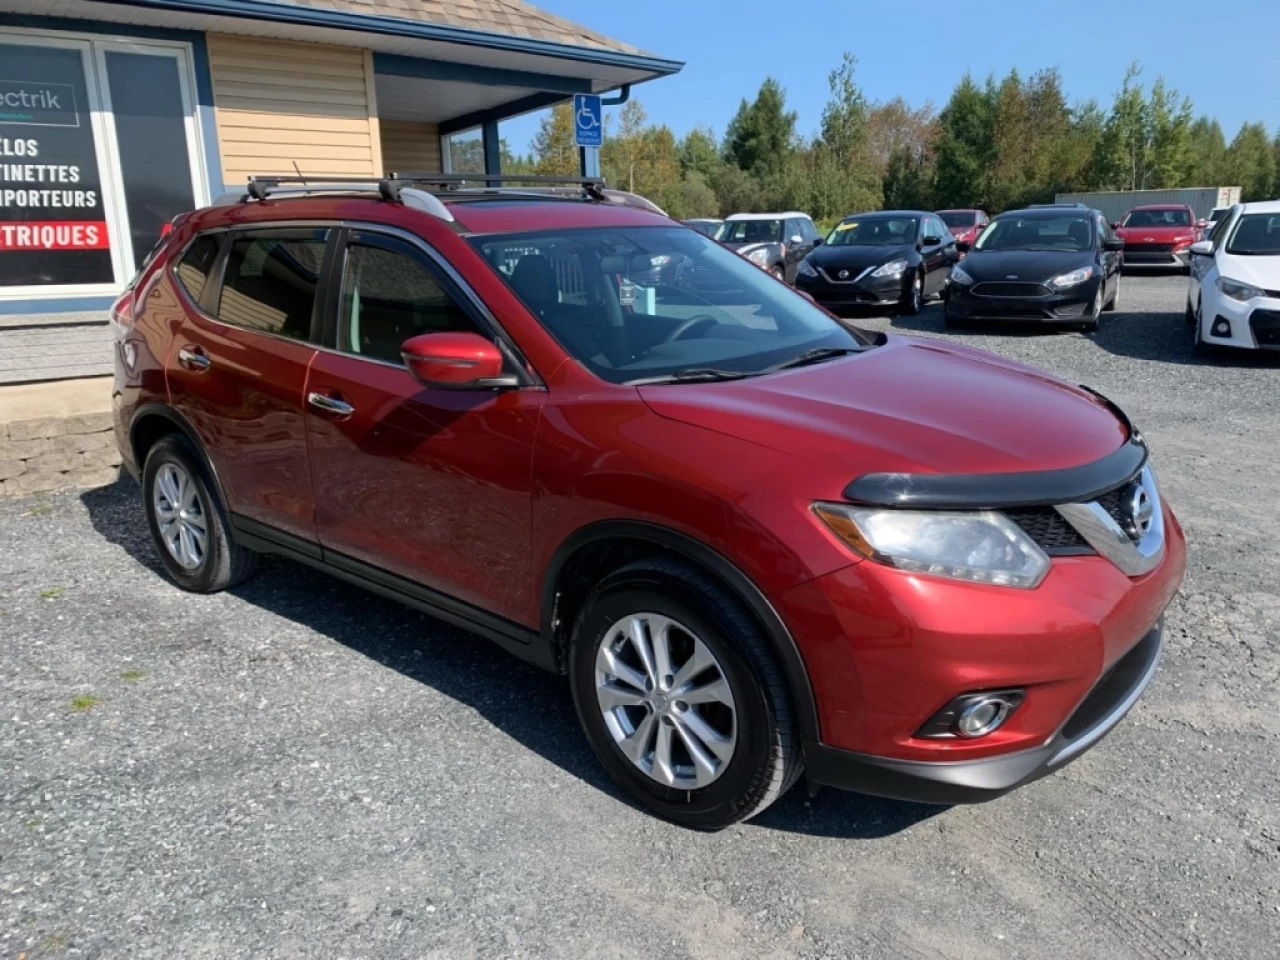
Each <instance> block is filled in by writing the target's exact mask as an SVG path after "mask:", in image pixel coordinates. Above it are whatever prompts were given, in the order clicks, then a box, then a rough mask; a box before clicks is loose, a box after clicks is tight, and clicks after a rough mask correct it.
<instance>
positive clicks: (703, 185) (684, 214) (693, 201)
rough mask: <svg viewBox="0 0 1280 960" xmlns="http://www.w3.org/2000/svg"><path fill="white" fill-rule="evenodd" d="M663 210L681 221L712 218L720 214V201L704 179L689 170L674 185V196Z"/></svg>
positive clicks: (696, 172)
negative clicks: (691, 218)
mask: <svg viewBox="0 0 1280 960" xmlns="http://www.w3.org/2000/svg"><path fill="white" fill-rule="evenodd" d="M665 209H666V211H667V213H669V214H671V215H672V216H673V217H679V218H680V219H682V220H687V219H689V218H690V217H714V216H715V215H716V214H718V213H719V212H720V201H719V200H718V199H717V198H716V192H715V191H714V190H713V189H711V184H709V183H708V182H707V180H706V178H705V177H704V176H703V175H702V174H700V173H699V172H698V171H696V170H690V171H689V172H688V173H686V174H685V175H684V177H682V178H681V180H680V182H679V183H678V184H677V185H676V189H675V196H674V198H673V199H672V200H671V201H670V205H669V206H668V207H666V208H665Z"/></svg>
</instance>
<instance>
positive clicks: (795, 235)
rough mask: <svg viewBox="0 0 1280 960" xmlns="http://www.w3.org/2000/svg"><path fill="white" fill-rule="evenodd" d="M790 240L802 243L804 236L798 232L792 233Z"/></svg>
mask: <svg viewBox="0 0 1280 960" xmlns="http://www.w3.org/2000/svg"><path fill="white" fill-rule="evenodd" d="M791 242H792V243H794V244H801V243H804V237H802V236H800V234H798V233H793V234H792V235H791Z"/></svg>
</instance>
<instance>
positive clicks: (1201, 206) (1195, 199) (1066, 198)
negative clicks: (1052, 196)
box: [1057, 187, 1240, 222]
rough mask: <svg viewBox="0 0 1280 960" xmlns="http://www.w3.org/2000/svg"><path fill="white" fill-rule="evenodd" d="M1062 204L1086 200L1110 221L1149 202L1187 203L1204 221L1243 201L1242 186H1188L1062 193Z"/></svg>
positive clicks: (1089, 205) (1199, 218)
mask: <svg viewBox="0 0 1280 960" xmlns="http://www.w3.org/2000/svg"><path fill="white" fill-rule="evenodd" d="M1057 202H1058V203H1083V204H1084V205H1085V206H1087V207H1091V208H1093V209H1095V210H1101V211H1102V215H1103V216H1104V217H1106V218H1107V220H1108V221H1109V222H1115V221H1117V220H1119V219H1120V218H1121V217H1123V216H1124V215H1125V214H1126V213H1128V212H1129V211H1130V210H1132V209H1133V208H1134V207H1140V206H1143V205H1145V204H1149V203H1168V204H1185V205H1186V206H1188V207H1190V208H1191V209H1192V210H1193V211H1195V215H1196V219H1197V220H1204V219H1206V218H1207V217H1208V216H1209V213H1210V212H1211V211H1212V210H1213V209H1214V208H1215V207H1229V206H1231V205H1232V204H1233V203H1239V202H1240V188H1239V187H1186V188H1184V189H1180V190H1120V191H1114V192H1111V191H1106V192H1098V193H1060V194H1058V196H1057Z"/></svg>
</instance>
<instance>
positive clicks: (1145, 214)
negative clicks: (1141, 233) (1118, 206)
mask: <svg viewBox="0 0 1280 960" xmlns="http://www.w3.org/2000/svg"><path fill="white" fill-rule="evenodd" d="M1120 226H1122V227H1189V226H1191V211H1190V210H1130V211H1129V215H1128V216H1127V217H1125V218H1124V223H1122V224H1120Z"/></svg>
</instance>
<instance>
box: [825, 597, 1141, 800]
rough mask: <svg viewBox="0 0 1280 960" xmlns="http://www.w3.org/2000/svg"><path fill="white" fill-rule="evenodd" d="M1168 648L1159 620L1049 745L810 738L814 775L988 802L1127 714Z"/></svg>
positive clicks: (863, 789)
mask: <svg viewBox="0 0 1280 960" xmlns="http://www.w3.org/2000/svg"><path fill="white" fill-rule="evenodd" d="M1163 650H1164V628H1163V623H1162V622H1157V623H1156V625H1155V626H1154V627H1152V628H1151V630H1149V631H1148V632H1147V634H1146V635H1145V636H1144V637H1143V638H1142V639H1141V640H1139V641H1138V643H1137V644H1136V645H1135V646H1134V647H1133V649H1132V650H1130V651H1129V652H1128V653H1127V654H1125V655H1124V656H1123V657H1121V658H1120V660H1119V661H1117V662H1116V664H1115V665H1114V666H1113V667H1112V668H1111V670H1109V671H1108V672H1107V673H1106V674H1105V675H1104V676H1103V677H1102V678H1101V679H1100V680H1099V681H1098V682H1097V683H1096V684H1095V685H1094V687H1093V689H1092V690H1091V691H1090V692H1089V694H1088V696H1086V697H1085V698H1084V700H1083V701H1082V702H1081V703H1080V705H1079V706H1078V707H1077V708H1076V710H1075V711H1074V712H1073V713H1072V714H1071V716H1070V717H1069V718H1068V719H1067V722H1066V723H1064V724H1063V725H1062V726H1061V727H1060V728H1059V729H1058V731H1057V732H1056V733H1055V734H1054V735H1053V736H1052V737H1051V738H1050V739H1049V741H1048V742H1047V743H1045V744H1043V745H1042V746H1039V747H1034V748H1031V749H1027V750H1019V751H1017V752H1015V753H1007V754H1003V755H1000V756H995V757H987V758H984V759H979V760H960V761H941V762H928V761H920V760H901V759H895V758H890V757H877V756H871V755H868V754H863V753H855V752H853V751H850V750H840V749H837V748H835V747H830V746H826V745H824V744H820V743H812V742H806V743H805V769H806V770H807V772H808V775H809V778H810V780H812V781H814V782H815V783H820V784H825V785H827V786H832V787H838V788H840V789H844V790H855V791H857V792H858V793H868V794H872V795H873V796H880V797H889V798H892V799H895V800H910V801H915V802H917V803H940V804H956V803H981V802H983V801H986V800H994V799H996V798H997V797H1000V796H1003V795H1004V794H1006V793H1008V792H1010V791H1011V790H1014V789H1015V788H1017V787H1020V786H1022V785H1023V784H1026V783H1030V782H1031V781H1032V780H1037V779H1039V778H1040V777H1043V776H1047V775H1048V774H1050V773H1054V772H1056V771H1058V770H1060V769H1062V768H1063V767H1065V766H1066V765H1067V764H1068V763H1070V762H1071V761H1072V760H1074V759H1076V757H1079V756H1081V755H1082V754H1083V753H1084V752H1085V751H1086V750H1088V749H1089V748H1090V747H1092V746H1093V745H1094V744H1096V743H1097V742H1098V741H1099V740H1101V739H1102V738H1103V737H1105V736H1106V735H1107V734H1108V733H1110V732H1111V730H1112V729H1114V728H1115V726H1116V725H1117V724H1118V723H1119V722H1120V721H1121V720H1122V719H1123V718H1124V716H1125V714H1127V713H1128V712H1129V710H1130V709H1131V708H1132V707H1133V705H1134V704H1135V703H1137V702H1138V699H1139V698H1140V697H1141V696H1142V693H1143V691H1145V690H1146V688H1147V686H1148V684H1150V683H1151V679H1152V678H1153V677H1154V676H1155V673H1156V667H1157V666H1158V664H1159V662H1160V655H1161V653H1162V652H1163Z"/></svg>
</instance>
